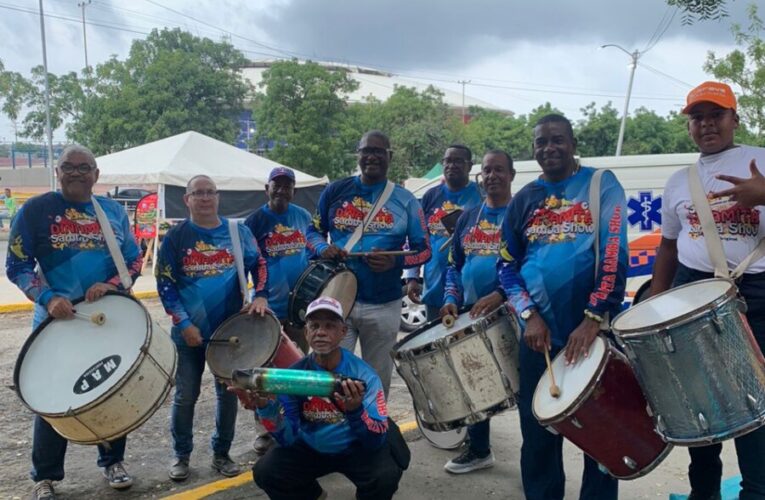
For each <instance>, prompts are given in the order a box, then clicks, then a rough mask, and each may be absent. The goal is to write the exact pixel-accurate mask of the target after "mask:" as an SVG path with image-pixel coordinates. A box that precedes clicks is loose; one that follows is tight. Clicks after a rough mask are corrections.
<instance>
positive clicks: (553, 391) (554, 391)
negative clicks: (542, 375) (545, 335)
mask: <svg viewBox="0 0 765 500" xmlns="http://www.w3.org/2000/svg"><path fill="white" fill-rule="evenodd" d="M545 361H547V370H548V371H549V372H550V380H552V382H551V383H550V396H552V397H554V398H559V397H560V387H558V386H557V385H556V384H555V374H554V373H553V369H552V363H550V351H548V350H547V346H545Z"/></svg>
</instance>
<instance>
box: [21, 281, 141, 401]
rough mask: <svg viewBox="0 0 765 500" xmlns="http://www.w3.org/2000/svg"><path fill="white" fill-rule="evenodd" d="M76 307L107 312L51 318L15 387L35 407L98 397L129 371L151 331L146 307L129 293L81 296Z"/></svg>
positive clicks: (28, 350) (32, 343)
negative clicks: (99, 317)
mask: <svg viewBox="0 0 765 500" xmlns="http://www.w3.org/2000/svg"><path fill="white" fill-rule="evenodd" d="M74 308H75V310H76V311H77V312H78V313H79V314H83V315H86V316H88V317H89V316H91V315H93V314H97V313H103V314H104V316H105V322H104V324H103V325H97V324H95V323H93V322H92V321H90V320H88V319H87V318H86V319H80V318H79V317H77V318H74V319H61V320H59V319H52V318H50V319H47V320H45V321H44V322H43V323H41V324H40V326H39V327H38V328H37V329H36V330H35V331H34V333H32V335H31V336H30V338H29V339H28V340H27V343H26V344H25V345H24V347H23V348H22V351H21V354H20V355H19V360H18V361H17V364H16V373H15V376H16V387H17V388H18V389H17V390H18V392H19V396H20V397H21V399H22V400H23V401H24V402H25V403H26V404H27V405H28V406H29V407H30V408H31V409H32V411H34V412H36V413H40V414H44V415H51V414H61V413H65V412H67V411H68V410H70V409H72V410H75V409H78V408H82V407H83V406H86V405H88V404H90V403H92V402H94V401H95V400H97V399H98V398H99V397H100V396H102V395H104V394H105V393H107V392H108V391H109V390H110V389H111V388H112V387H114V386H115V385H116V384H117V383H118V382H120V380H121V379H122V377H123V376H124V375H125V374H127V373H128V371H130V369H131V368H132V367H133V365H134V364H135V362H136V361H137V360H138V358H139V356H141V348H142V347H143V346H144V344H145V343H146V342H147V339H148V336H149V335H150V334H151V320H150V318H149V315H148V313H147V312H146V309H144V307H143V306H142V305H141V304H140V303H139V302H138V301H136V300H134V299H132V298H130V297H127V296H125V295H122V294H117V293H110V294H108V295H105V296H104V297H102V298H101V299H99V300H97V301H96V302H92V303H89V302H85V301H76V302H75V304H74Z"/></svg>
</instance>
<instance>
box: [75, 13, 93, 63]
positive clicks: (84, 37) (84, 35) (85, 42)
mask: <svg viewBox="0 0 765 500" xmlns="http://www.w3.org/2000/svg"><path fill="white" fill-rule="evenodd" d="M90 1H91V0H87V1H85V0H82V1H81V2H79V3H78V4H77V6H78V7H80V8H81V9H82V44H83V46H84V47H85V71H87V70H88V68H90V65H89V64H88V34H87V32H86V31H85V6H86V5H88V4H90Z"/></svg>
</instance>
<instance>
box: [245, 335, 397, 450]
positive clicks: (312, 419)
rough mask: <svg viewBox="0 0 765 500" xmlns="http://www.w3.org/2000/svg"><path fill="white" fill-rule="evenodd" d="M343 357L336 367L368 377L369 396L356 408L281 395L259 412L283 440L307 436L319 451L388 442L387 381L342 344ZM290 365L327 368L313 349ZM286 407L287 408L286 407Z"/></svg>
mask: <svg viewBox="0 0 765 500" xmlns="http://www.w3.org/2000/svg"><path fill="white" fill-rule="evenodd" d="M340 352H341V359H340V363H339V364H338V365H337V368H335V369H334V370H332V373H336V374H338V375H342V376H345V377H353V378H357V379H360V380H363V381H364V385H365V386H366V388H365V391H364V400H363V401H362V402H361V406H360V407H359V408H357V409H356V410H354V411H351V412H346V411H345V409H344V408H343V405H342V401H335V400H334V399H330V398H322V397H318V396H309V397H305V396H279V398H278V401H276V400H272V401H270V402H269V404H268V406H266V407H265V408H259V409H258V410H257V411H258V416H259V417H260V418H261V422H262V423H263V426H264V427H265V428H266V429H267V430H268V431H269V432H270V433H272V435H273V436H274V437H275V438H276V440H277V441H278V442H279V444H280V445H282V446H289V445H291V444H293V443H294V442H295V441H297V440H301V441H302V442H304V443H305V444H307V445H308V446H310V447H311V448H313V449H314V450H316V451H318V452H319V453H332V454H346V453H350V452H352V451H353V450H354V449H355V448H358V447H361V448H364V449H367V450H375V449H377V448H379V447H380V446H382V445H383V444H384V443H385V439H386V436H387V432H388V410H387V407H386V405H385V393H384V392H383V388H382V382H381V381H380V377H378V376H377V373H375V371H374V369H373V368H372V367H371V366H369V365H368V364H366V363H365V362H364V361H363V360H362V359H361V358H359V357H357V356H354V355H353V354H351V353H350V352H349V351H346V350H345V349H341V350H340ZM290 368H294V369H297V370H313V371H324V368H322V367H321V366H319V365H317V364H316V362H315V361H314V359H313V354H310V355H308V356H306V357H305V358H303V359H301V360H300V361H298V362H297V363H295V364H294V365H292V366H291V367H290ZM282 409H283V411H282Z"/></svg>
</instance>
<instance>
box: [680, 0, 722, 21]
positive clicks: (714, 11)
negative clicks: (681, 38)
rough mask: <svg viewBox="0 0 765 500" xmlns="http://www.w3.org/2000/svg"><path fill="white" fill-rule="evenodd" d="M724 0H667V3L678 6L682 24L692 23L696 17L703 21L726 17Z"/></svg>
mask: <svg viewBox="0 0 765 500" xmlns="http://www.w3.org/2000/svg"><path fill="white" fill-rule="evenodd" d="M725 2H726V0H667V5H673V6H675V7H678V8H679V9H680V10H681V11H682V12H683V24H692V23H693V22H694V21H695V20H697V19H698V20H702V21H704V20H707V19H716V20H719V19H721V18H723V17H727V16H728V11H727V10H725Z"/></svg>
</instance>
